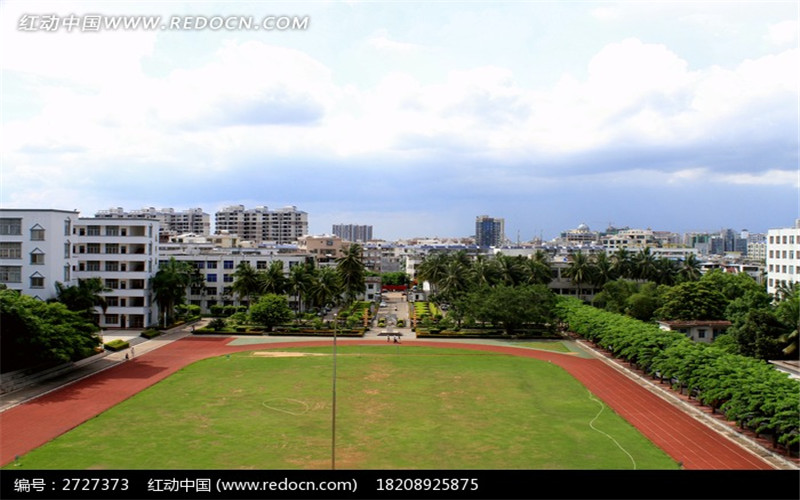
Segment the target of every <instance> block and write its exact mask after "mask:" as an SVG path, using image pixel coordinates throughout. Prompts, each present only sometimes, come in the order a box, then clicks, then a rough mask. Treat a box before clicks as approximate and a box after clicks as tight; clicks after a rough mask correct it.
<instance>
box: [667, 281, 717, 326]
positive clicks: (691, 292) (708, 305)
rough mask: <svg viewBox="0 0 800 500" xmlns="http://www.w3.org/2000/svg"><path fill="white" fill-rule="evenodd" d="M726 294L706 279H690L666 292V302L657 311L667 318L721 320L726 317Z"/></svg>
mask: <svg viewBox="0 0 800 500" xmlns="http://www.w3.org/2000/svg"><path fill="white" fill-rule="evenodd" d="M726 306H727V301H726V300H725V296H724V295H722V293H720V292H719V291H717V290H716V289H715V288H713V287H712V285H711V284H710V283H707V282H704V281H702V280H701V281H688V282H685V283H681V284H680V285H676V286H674V287H671V288H670V289H669V290H667V291H666V292H665V293H664V304H663V306H661V307H660V308H659V309H658V310H657V311H656V316H657V317H658V318H659V319H665V320H720V319H724V318H725V307H726Z"/></svg>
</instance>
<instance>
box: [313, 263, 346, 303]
mask: <svg viewBox="0 0 800 500" xmlns="http://www.w3.org/2000/svg"><path fill="white" fill-rule="evenodd" d="M309 293H310V296H311V303H312V304H314V305H315V306H316V307H326V306H329V305H333V304H335V303H336V302H338V299H339V297H340V296H341V295H342V279H341V276H340V275H339V273H338V272H337V271H336V269H334V268H332V267H322V268H320V269H319V270H318V271H317V272H316V274H315V276H314V280H313V283H312V285H311V287H310V291H309Z"/></svg>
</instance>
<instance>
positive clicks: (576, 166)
mask: <svg viewBox="0 0 800 500" xmlns="http://www.w3.org/2000/svg"><path fill="white" fill-rule="evenodd" d="M0 6H2V11H1V13H0V37H2V38H0V44H2V47H3V49H2V52H0V58H2V59H0V66H1V67H2V87H1V88H0V98H1V100H0V106H2V108H1V109H2V130H0V132H1V134H0V136H1V137H2V139H0V150H1V151H2V170H1V173H2V184H1V185H0V204H2V206H3V207H7V208H12V207H13V208H56V209H78V210H80V211H81V212H82V214H83V215H85V216H90V215H93V214H94V213H95V212H96V211H97V210H102V209H107V208H110V207H123V208H125V209H128V210H131V209H139V208H142V207H150V206H154V207H172V208H176V209H179V210H180V209H186V208H192V207H202V208H203V209H204V210H205V211H206V212H208V213H210V214H212V218H213V213H214V212H215V211H216V210H218V209H219V208H221V207H223V206H227V205H230V204H244V205H246V206H248V207H254V206H259V205H266V206H269V207H272V208H278V207H281V206H285V205H295V206H297V207H298V209H300V210H305V211H307V212H308V213H309V225H310V230H311V232H312V233H315V234H321V233H326V232H330V231H331V225H332V224H336V223H354V224H371V225H373V226H374V234H375V236H376V237H380V238H386V239H395V238H403V237H415V236H469V235H471V234H473V232H474V221H475V217H476V216H477V215H481V214H488V215H492V216H495V217H504V218H505V219H506V233H507V236H509V237H510V238H512V239H516V238H517V235H519V237H520V239H521V240H523V241H526V240H530V239H531V238H533V237H538V236H543V237H544V238H545V239H550V238H552V237H554V236H557V235H558V233H559V232H560V231H563V230H566V229H570V228H574V227H576V226H578V224H581V223H586V224H588V225H589V226H590V227H591V228H592V229H604V228H605V227H607V225H609V224H614V225H617V226H630V227H637V228H645V227H650V228H652V229H656V230H671V231H676V232H685V231H714V230H719V229H721V228H728V227H730V228H733V229H736V230H739V229H749V230H750V231H751V232H762V231H766V230H767V229H769V228H773V227H788V226H790V225H791V224H793V222H794V219H795V218H798V217H800V211H799V210H798V208H799V206H800V205H798V200H799V197H798V188H799V177H798V152H799V151H800V146H799V145H798V142H799V141H800V132H799V131H798V123H799V121H800V120H799V118H800V105H799V104H798V88H799V85H800V78H799V75H798V74H799V73H800V51H799V49H798V47H799V45H798V44H800V39H799V37H798V30H799V29H800V28H798V20H799V17H800V15H799V12H800V3H798V2H797V1H791V2H769V1H758V2H756V1H753V2H641V1H640V2H377V1H375V2H369V1H364V2H359V1H350V2H335V1H327V2H326V1H317V2H303V1H297V2H290V3H282V2H252V1H251V2H235V1H234V2H225V3H214V2H135V3H126V2H114V3H113V4H112V3H110V2H71V1H62V2H56V3H47V2H32V1H26V2H15V1H5V2H2V3H0ZM46 14H54V15H57V16H59V17H61V18H63V17H66V16H69V15H70V14H74V15H75V16H78V17H81V16H86V15H102V16H137V15H138V16H141V15H150V16H161V18H162V21H163V23H162V24H167V23H168V20H169V19H170V18H172V17H176V18H179V19H185V18H187V17H188V16H205V17H206V18H211V17H213V16H225V17H228V16H249V17H252V18H253V19H254V20H255V21H254V22H260V21H261V20H262V19H264V18H265V17H268V16H294V17H296V18H297V19H306V20H307V25H306V26H305V29H298V30H291V29H288V30H263V29H261V30H246V29H237V30H225V29H221V30H210V29H205V30H188V29H154V30H144V29H138V30H123V29H117V30H101V31H98V32H89V31H81V30H78V29H73V30H72V31H67V29H66V28H64V27H63V26H62V27H61V29H59V30H58V31H56V32H45V31H43V30H42V29H38V30H33V31H25V30H22V29H20V28H21V26H22V24H23V21H22V19H24V18H25V16H28V17H27V18H28V19H30V18H31V16H44V15H46ZM181 16H183V17H181ZM39 20H40V18H37V22H38V21H39ZM37 27H40V25H38V24H37Z"/></svg>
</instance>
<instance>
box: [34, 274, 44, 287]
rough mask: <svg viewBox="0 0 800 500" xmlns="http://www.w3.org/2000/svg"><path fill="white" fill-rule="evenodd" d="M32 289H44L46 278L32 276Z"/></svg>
mask: <svg viewBox="0 0 800 500" xmlns="http://www.w3.org/2000/svg"><path fill="white" fill-rule="evenodd" d="M31 288H44V277H43V276H31Z"/></svg>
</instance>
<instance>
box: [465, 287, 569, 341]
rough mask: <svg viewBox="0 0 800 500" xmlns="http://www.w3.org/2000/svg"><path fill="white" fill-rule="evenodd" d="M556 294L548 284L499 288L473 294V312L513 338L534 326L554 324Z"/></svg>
mask: <svg viewBox="0 0 800 500" xmlns="http://www.w3.org/2000/svg"><path fill="white" fill-rule="evenodd" d="M555 301H556V298H555V295H554V294H553V292H551V291H550V290H549V289H548V288H547V286H545V285H524V286H518V287H512V286H507V285H499V286H497V287H494V288H482V289H480V290H478V291H475V292H473V293H472V294H471V300H470V303H471V310H472V311H473V313H474V314H475V317H476V319H478V320H479V321H484V322H489V323H492V324H494V325H499V326H502V327H503V329H504V330H505V332H506V334H508V335H511V334H513V333H514V332H515V331H516V330H518V329H519V328H521V327H522V326H524V325H526V324H530V323H537V324H545V323H551V321H552V319H553V312H552V311H553V307H554V305H555Z"/></svg>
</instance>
